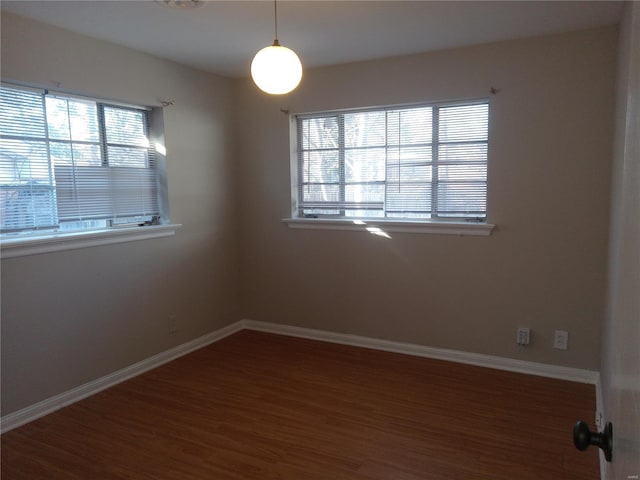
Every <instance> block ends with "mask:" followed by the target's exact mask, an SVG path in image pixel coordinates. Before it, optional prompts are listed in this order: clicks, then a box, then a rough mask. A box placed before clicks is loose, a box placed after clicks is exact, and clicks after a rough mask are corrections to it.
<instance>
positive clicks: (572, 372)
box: [242, 320, 600, 384]
mask: <svg viewBox="0 0 640 480" xmlns="http://www.w3.org/2000/svg"><path fill="white" fill-rule="evenodd" d="M242 325H243V326H244V328H246V329H249V330H257V331H261V332H268V333H276V334H279V335H288V336H291V337H300V338H308V339H311V340H321V341H323V342H331V343H340V344H343V345H351V346H355V347H363V348H371V349H375V350H384V351H386V352H394V353H402V354H405V355H414V356H418V357H426V358H435V359H438V360H447V361H450V362H457V363H465V364H468V365H476V366H479V367H488V368H495V369H498V370H506V371H509V372H517V373H525V374H529V375H538V376H541V377H549V378H557V379H560V380H568V381H571V382H579V383H589V384H596V382H597V380H598V378H599V376H600V375H599V373H598V372H597V371H593V370H583V369H579V368H570V367H561V366H558V365H550V364H547V363H537V362H527V361H524V360H517V359H514V358H505V357H496V356H493V355H484V354H481V353H470V352H462V351H459V350H449V349H446V348H435V347H427V346H425V345H417V344H413V343H403V342H394V341H390V340H381V339H377V338H369V337H361V336H359V335H350V334H346V333H336V332H329V331H325V330H314V329H311V328H303V327H294V326H291V325H281V324H278V323H268V322H259V321H255V320H242Z"/></svg>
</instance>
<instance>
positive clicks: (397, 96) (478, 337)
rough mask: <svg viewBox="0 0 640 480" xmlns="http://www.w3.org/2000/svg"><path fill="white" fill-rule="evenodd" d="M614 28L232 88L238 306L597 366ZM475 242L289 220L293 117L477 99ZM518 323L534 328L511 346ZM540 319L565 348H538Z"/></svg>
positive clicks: (305, 322) (301, 321) (547, 343)
mask: <svg viewBox="0 0 640 480" xmlns="http://www.w3.org/2000/svg"><path fill="white" fill-rule="evenodd" d="M616 39H617V31H616V29H615V28H613V27H612V28H603V29H596V30H590V31H583V32H579V33H571V34H563V35H557V36H548V37H542V38H534V39H525V40H517V41H509V42H501V43H495V44H490V45H483V46H478V47H473V48H463V49H455V50H447V51H441V52H435V53H426V54H421V55H413V56H406V57H395V58H390V59H385V60H379V61H371V62H364V63H357V64H347V65H340V66H333V67H327V68H318V69H308V70H307V71H306V72H305V76H304V78H303V83H302V84H301V86H300V87H299V89H298V90H297V91H296V92H294V93H293V94H291V95H290V96H289V97H283V98H273V97H266V96H264V95H261V94H260V93H259V92H258V91H257V90H256V88H255V87H254V86H253V85H252V84H251V82H250V81H249V80H243V81H239V82H238V84H237V98H238V108H239V112H238V119H237V120H238V128H241V129H243V136H242V139H243V140H244V141H242V142H240V143H239V151H238V155H239V161H240V164H241V171H240V179H241V183H240V186H241V194H242V201H241V229H240V232H241V235H240V238H241V240H242V248H241V252H242V268H241V272H242V281H241V289H242V293H241V295H242V299H243V301H242V305H241V313H242V316H243V317H244V318H249V319H254V320H263V321H270V322H278V323H284V324H291V325H299V326H304V327H311V328H319V329H326V330H332V331H337V332H345V333H351V334H358V335H365V336H370V337H376V338H384V339H391V340H398V341H406V342H413V343H418V344H425V345H430V346H435V347H443V348H450V349H456V350H463V351H469V352H478V353H483V354H490V355H498V356H504V357H511V358H518V359H523V360H530V361H537V362H544V363H550V364H556V365H564V366H569V367H579V368H586V369H593V370H597V369H598V366H599V353H600V327H601V321H602V316H603V312H604V297H605V289H606V287H605V266H606V252H607V230H608V219H609V216H608V210H609V202H608V198H609V186H610V166H611V145H612V118H613V105H614V97H613V91H614V75H615V61H616ZM491 86H494V87H496V88H497V89H499V93H498V94H497V95H496V96H492V97H491V106H490V109H491V114H490V116H491V119H490V138H489V142H490V146H489V150H490V153H489V155H490V158H489V194H488V195H489V198H488V211H489V213H488V217H489V221H490V222H493V223H496V224H497V225H498V228H497V231H495V233H494V234H493V235H491V236H490V237H488V238H478V237H457V236H438V235H426V234H408V233H394V234H392V237H393V238H392V239H385V238H382V237H377V236H373V235H369V234H366V233H360V232H345V231H314V230H291V229H288V228H287V226H286V225H285V224H283V223H282V222H281V219H282V218H283V217H288V216H289V215H290V203H291V202H290V180H289V178H290V177H289V136H288V128H289V124H288V118H287V116H286V115H284V114H283V113H281V112H280V111H279V110H280V108H286V109H289V110H290V111H291V112H292V113H301V112H312V111H318V110H326V109H336V108H347V107H361V106H373V105H386V104H402V103H408V102H422V101H436V100H448V99H460V98H477V97H483V96H488V94H489V89H490V87H491ZM518 326H529V327H531V328H532V331H533V340H532V344H531V345H530V346H528V347H518V346H517V345H516V344H515V332H516V328H517V327H518ZM555 329H560V330H568V331H569V332H570V339H569V350H567V351H559V350H554V349H552V348H551V344H552V336H553V331H554V330H555Z"/></svg>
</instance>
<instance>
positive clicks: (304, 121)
mask: <svg viewBox="0 0 640 480" xmlns="http://www.w3.org/2000/svg"><path fill="white" fill-rule="evenodd" d="M488 120H489V104H488V101H478V102H473V103H469V102H468V103H455V104H451V103H448V104H428V105H419V106H411V107H388V108H382V109H375V110H374V109H368V110H353V111H341V112H328V113H319V114H310V115H298V116H297V117H296V127H297V172H296V174H297V178H296V176H294V187H297V188H296V190H297V199H295V200H296V201H295V202H294V205H295V207H294V209H295V211H294V217H296V218H356V219H357V218H368V219H380V220H405V221H406V220H411V221H429V222H431V221H437V220H450V221H451V220H453V221H455V220H459V221H474V222H485V221H486V214H487V211H486V198H487V146H488Z"/></svg>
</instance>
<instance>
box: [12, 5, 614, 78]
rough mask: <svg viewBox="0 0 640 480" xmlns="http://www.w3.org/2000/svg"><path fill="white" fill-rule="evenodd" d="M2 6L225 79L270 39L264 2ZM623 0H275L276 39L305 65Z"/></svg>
mask: <svg viewBox="0 0 640 480" xmlns="http://www.w3.org/2000/svg"><path fill="white" fill-rule="evenodd" d="M1 7H2V10H3V11H9V12H13V13H17V14H19V15H23V16H26V17H31V18H34V19H36V20H40V21H42V22H45V23H50V24H52V25H56V26H59V27H62V28H66V29H68V30H72V31H75V32H78V33H82V34H85V35H89V36H92V37H96V38H99V39H102V40H107V41H110V42H114V43H117V44H120V45H124V46H128V47H131V48H135V49H138V50H141V51H144V52H148V53H151V54H154V55H158V56H160V57H164V58H168V59H171V60H174V61H177V62H180V63H183V64H186V65H190V66H193V67H196V68H200V69H203V70H208V71H210V72H214V73H218V74H221V75H225V76H230V77H244V76H248V72H249V66H250V63H251V59H252V58H253V55H254V54H255V52H256V51H258V50H259V49H260V48H262V47H264V46H266V45H269V44H271V43H272V41H273V36H274V33H273V28H274V25H273V3H272V2H271V1H208V2H205V4H204V5H203V6H201V7H199V8H196V9H192V10H178V9H171V8H168V7H166V6H164V5H161V4H159V3H157V2H155V1H153V0H137V1H123V0H120V1H114V0H112V1H94V0H84V1H82V0H76V1H51V0H49V1H4V0H3V1H2V3H1ZM621 11H622V2H592V1H568V2H565V1H550V2H538V1H470V2H467V1H464V2H463V1H448V2H447V1H444V2H442V1H288V0H280V1H279V2H278V33H279V38H280V42H281V44H283V45H285V46H288V47H290V48H293V49H294V50H295V51H296V52H297V53H298V55H299V56H300V59H301V60H302V63H303V65H304V66H305V67H315V66H321V65H331V64H339V63H347V62H353V61H359V60H368V59H373V58H382V57H388V56H394V55H403V54H411V53H417V52H424V51H429V50H438V49H443V48H451V47H459V46H466V45H473V44H479V43H486V42H492V41H498V40H507V39H513V38H519V37H527V36H535V35H544V34H550V33H558V32H564V31H570V30H579V29H584V28H591V27H596V26H601V25H611V24H615V23H617V22H618V20H619V18H620V14H621Z"/></svg>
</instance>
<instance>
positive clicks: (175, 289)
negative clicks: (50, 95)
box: [2, 12, 239, 415]
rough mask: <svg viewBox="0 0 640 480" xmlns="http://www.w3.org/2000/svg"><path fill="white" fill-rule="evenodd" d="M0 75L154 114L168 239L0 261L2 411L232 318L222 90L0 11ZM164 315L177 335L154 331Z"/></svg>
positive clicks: (196, 76) (163, 328)
mask: <svg viewBox="0 0 640 480" xmlns="http://www.w3.org/2000/svg"><path fill="white" fill-rule="evenodd" d="M2 76H3V79H13V80H18V81H22V82H30V83H38V84H42V85H43V86H48V87H53V86H54V82H60V87H59V88H60V89H64V90H68V91H71V92H76V93H83V94H87V95H92V96H97V97H103V98H109V99H118V100H122V101H127V102H133V103H135V104H143V105H144V104H150V105H159V102H160V100H174V101H175V106H173V107H169V108H166V109H165V111H164V124H165V135H166V147H167V151H168V153H167V157H168V184H169V201H170V207H171V220H172V222H173V223H181V224H183V225H184V226H183V228H182V229H180V230H179V231H178V232H177V234H176V235H175V236H174V237H169V238H161V239H154V240H147V241H139V242H132V243H123V244H118V245H109V246H103V247H94V248H87V249H80V250H70V251H65V252H58V253H50V254H43V255H34V256H28V257H21V258H14V259H8V260H3V261H2V414H3V415H6V414H7V413H10V412H12V411H15V410H17V409H19V408H22V407H25V406H28V405H30V404H32V403H35V402H37V401H39V400H43V399H45V398H47V397H50V396H52V395H55V394H58V393H61V392H63V391H66V390H68V389H70V388H72V387H76V386H78V385H80V384H83V383H85V382H88V381H90V380H93V379H95V378H98V377H100V376H103V375H106V374H108V373H111V372H113V371H115V370H117V369H120V368H123V367H125V366H127V365H130V364H132V363H134V362H136V361H139V360H142V359H144V358H146V357H149V356H151V355H154V354H156V353H159V352H161V351H164V350H167V349H169V348H171V347H172V346H175V345H178V344H181V343H184V342H186V341H188V340H190V339H193V338H195V337H198V336H200V335H203V334H205V333H208V332H210V331H212V330H215V329H216V328H219V327H221V326H223V325H225V324H228V323H230V322H233V321H236V320H237V319H238V318H239V311H238V305H239V302H238V297H237V274H236V265H237V259H236V257H237V246H236V244H237V242H236V241H235V221H234V216H233V215H234V210H233V208H234V203H233V198H234V195H233V192H234V188H233V183H234V178H235V176H234V171H233V169H232V165H233V161H232V155H231V147H232V142H233V136H232V133H231V128H232V125H231V118H232V108H233V105H232V99H231V94H232V83H231V81H229V80H227V79H223V78H221V77H217V76H214V75H211V74H207V73H203V72H199V71H195V70H192V69H189V68H186V67H182V66H179V65H177V64H175V63H172V62H168V61H164V60H160V59H158V58H155V57H151V56H149V55H145V54H142V53H138V52H135V51H133V50H129V49H126V48H121V47H118V46H115V45H112V44H108V43H105V42H101V41H98V40H93V39H90V38H88V37H84V36H79V35H75V34H72V33H69V32H67V31H64V30H60V29H57V28H53V27H50V26H46V25H44V24H41V23H36V22H33V21H29V20H26V19H23V18H21V17H16V16H14V15H10V14H6V13H4V12H3V14H2ZM170 314H175V315H176V316H177V322H178V332H176V333H174V334H169V333H168V319H167V317H168V315H170Z"/></svg>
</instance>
